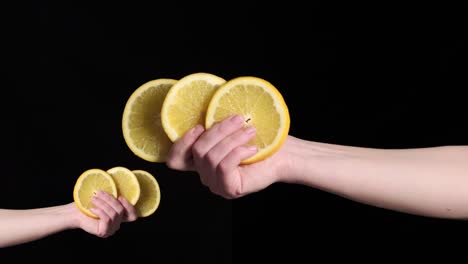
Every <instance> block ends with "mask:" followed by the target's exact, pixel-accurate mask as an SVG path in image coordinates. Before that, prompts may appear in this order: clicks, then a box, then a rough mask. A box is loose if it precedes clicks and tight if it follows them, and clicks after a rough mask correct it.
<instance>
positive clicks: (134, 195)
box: [107, 166, 141, 205]
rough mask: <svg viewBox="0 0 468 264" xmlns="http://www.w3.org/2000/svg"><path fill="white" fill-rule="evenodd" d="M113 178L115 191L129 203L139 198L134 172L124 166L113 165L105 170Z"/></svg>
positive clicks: (138, 185) (138, 188)
mask: <svg viewBox="0 0 468 264" xmlns="http://www.w3.org/2000/svg"><path fill="white" fill-rule="evenodd" d="M107 173H109V174H110V176H112V179H114V182H115V185H116V186H117V193H118V194H119V196H123V197H124V198H125V199H127V201H128V202H129V203H131V204H132V205H135V204H136V203H137V202H138V199H139V198H140V189H141V188H140V183H139V182H138V179H137V177H136V176H135V174H134V173H133V172H132V171H130V170H129V169H127V168H125V167H121V166H118V167H114V168H111V169H109V170H107Z"/></svg>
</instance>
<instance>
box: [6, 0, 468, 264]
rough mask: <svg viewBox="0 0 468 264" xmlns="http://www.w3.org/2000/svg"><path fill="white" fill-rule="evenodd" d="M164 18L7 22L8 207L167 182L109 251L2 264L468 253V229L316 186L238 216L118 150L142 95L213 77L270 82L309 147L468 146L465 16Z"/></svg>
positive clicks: (285, 13) (44, 16)
mask: <svg viewBox="0 0 468 264" xmlns="http://www.w3.org/2000/svg"><path fill="white" fill-rule="evenodd" d="M153 2H155V3H156V2H158V4H155V3H153V4H152V5H148V4H137V3H135V2H134V1H126V2H125V4H117V3H112V4H83V3H81V2H79V1H73V2H71V1H67V2H66V3H54V4H52V3H50V2H45V1H37V2H34V3H22V4H21V5H20V6H15V7H11V8H10V7H8V8H4V10H3V12H4V13H5V14H4V15H5V16H3V17H6V18H7V19H6V21H5V22H4V23H3V27H4V29H3V32H2V35H3V37H2V39H3V40H2V42H3V46H4V48H3V52H2V53H3V55H2V57H3V59H2V64H4V65H3V67H2V68H3V72H4V74H6V77H5V78H4V80H6V82H4V85H3V87H2V104H1V105H2V113H3V115H2V121H3V125H2V137H1V138H2V139H3V142H2V152H3V153H4V154H3V155H2V157H3V158H2V165H3V166H2V169H3V170H2V173H1V174H2V176H1V179H2V184H1V186H2V187H3V188H2V191H1V192H0V201H1V207H3V208H17V209H26V208H36V207H45V206H53V205H59V204H65V203H68V202H71V201H72V199H73V198H72V189H73V185H74V183H75V181H76V179H77V177H78V176H79V175H80V174H81V173H82V172H83V171H85V170H87V169H89V168H102V169H107V168H110V167H113V166H117V165H120V166H126V167H128V168H131V169H145V170H148V171H150V172H152V173H153V174H154V175H155V176H156V177H157V180H158V182H159V183H160V186H161V191H162V199H161V205H160V208H159V209H158V211H157V212H156V213H155V214H154V215H152V216H151V217H148V218H145V219H140V220H138V221H137V222H134V223H128V224H123V225H122V227H121V229H120V230H119V232H118V233H117V234H116V235H114V236H112V237H110V238H107V239H100V238H97V237H94V236H92V235H89V234H87V233H85V232H84V231H82V230H69V231H65V232H62V233H59V234H55V235H52V236H49V237H47V238H44V239H42V240H39V241H35V242H32V243H28V244H23V245H18V246H15V247H11V248H7V249H1V250H0V253H2V251H3V252H5V254H0V255H5V256H14V257H16V258H20V257H24V256H28V257H31V256H32V257H36V259H49V260H50V259H59V257H57V256H56V255H55V254H56V253H58V252H60V253H62V252H64V253H66V255H67V261H68V260H69V259H72V260H77V259H80V258H87V257H90V256H91V259H98V258H102V259H104V260H108V261H115V260H119V259H122V257H126V256H127V255H128V256H129V257H133V258H135V259H136V260H138V261H144V260H146V261H149V260H151V261H153V260H154V262H157V263H243V262H246V261H249V260H251V259H258V260H261V261H265V260H266V259H273V260H283V259H284V260H300V259H303V260H304V261H306V262H313V261H318V259H319V258H321V257H326V258H329V259H331V258H337V257H345V258H346V259H347V260H351V259H353V260H362V259H374V258H375V260H382V259H389V258H392V257H393V258H395V259H396V260H407V259H408V258H409V257H415V258H416V259H419V260H420V259H422V258H427V259H432V258H434V257H436V256H442V257H445V258H448V257H453V256H454V255H457V254H459V253H461V252H462V251H461V250H462V249H463V248H466V241H467V240H466V237H467V235H468V224H467V223H466V222H458V221H450V220H441V219H430V218H425V217H420V216H412V215H406V214H401V213H397V212H393V211H388V210H383V209H379V208H374V207H370V206H366V205H363V204H358V203H355V202H352V201H349V200H346V199H343V198H340V197H337V196H334V195H332V194H328V193H324V192H321V191H319V190H314V189H311V188H307V187H304V186H295V185H287V184H274V185H272V186H270V187H268V188H267V189H265V190H264V191H261V192H259V193H255V194H252V195H249V196H247V197H244V198H240V199H237V200H225V199H223V198H220V197H218V196H215V195H213V194H211V193H210V192H209V190H208V189H207V188H205V187H204V186H203V185H202V184H201V183H200V182H199V179H198V177H197V175H196V174H194V173H186V172H185V173H182V172H177V171H172V170H169V169H168V168H167V167H166V166H165V164H151V163H148V162H145V161H143V160H141V159H138V158H137V157H135V156H134V155H133V154H132V153H131V152H130V150H129V149H128V148H127V146H126V145H125V142H124V140H123V137H122V134H121V114H122V111H123V107H124V105H125V103H126V100H127V99H128V97H129V96H130V94H131V93H132V92H133V91H134V90H135V89H136V88H137V87H138V86H140V85H141V84H143V83H144V82H147V81H149V80H152V79H157V78H175V79H179V78H181V77H183V76H185V75H187V74H190V73H194V72H200V71H203V72H210V73H213V74H216V75H219V76H220V77H223V78H225V79H230V78H233V77H237V76H243V75H252V76H258V77H262V78H265V79H267V80H269V81H270V82H271V83H272V84H274V85H275V86H276V87H277V88H278V89H279V90H280V92H281V93H282V94H283V96H284V98H285V100H286V103H287V104H288V107H289V110H290V115H291V129H290V134H291V135H294V136H297V137H300V138H304V139H308V140H314V141H320V142H328V143H335V144H345V145H355V146H364V147H381V148H409V147H425V146H437V145H465V144H468V126H467V120H468V118H467V117H468V114H467V113H468V108H467V103H466V100H465V98H466V97H465V96H463V95H462V94H463V92H464V90H466V88H467V87H468V86H467V81H466V70H467V67H466V51H465V49H466V37H467V35H466V20H465V18H464V16H463V13H464V12H465V13H466V7H464V6H456V5H453V6H449V5H445V6H442V5H441V4H440V3H438V4H437V5H435V4H434V5H430V4H427V3H425V4H421V5H413V6H410V5H408V4H396V3H388V4H381V5H376V4H375V3H373V4H361V5H355V4H354V3H353V4H347V5H346V6H343V5H338V4H334V3H333V4H331V3H328V1H323V2H318V1H315V2H312V3H303V4H298V3H292V2H291V1H289V3H288V5H285V4H284V3H281V2H282V1H279V2H278V4H276V3H268V4H263V3H259V2H255V1H250V2H247V3H241V2H236V1H232V3H229V4H227V3H223V4H210V5H208V4H202V3H199V2H198V1H197V2H196V3H192V4H185V3H177V2H173V1H170V3H169V1H168V2H163V3H160V1H153ZM304 2H306V1H304ZM5 44H6V46H5ZM467 188H468V187H467ZM467 190H468V189H467ZM463 244H464V245H465V247H463ZM374 253H376V255H373V254H374Z"/></svg>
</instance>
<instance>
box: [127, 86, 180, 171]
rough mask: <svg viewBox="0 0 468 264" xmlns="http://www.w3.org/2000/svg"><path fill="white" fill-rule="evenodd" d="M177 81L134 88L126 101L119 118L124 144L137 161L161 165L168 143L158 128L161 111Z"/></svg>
mask: <svg viewBox="0 0 468 264" xmlns="http://www.w3.org/2000/svg"><path fill="white" fill-rule="evenodd" d="M176 82H177V81H176V80H173V79H156V80H152V81H149V82H147V83H145V84H143V85H141V86H140V87H138V88H137V89H136V90H135V91H134V92H133V93H132V95H131V96H130V98H129V99H128V100H127V104H126V105H125V109H124V111H123V117H122V132H123V136H124V139H125V143H126V144H127V146H128V147H129V148H130V150H131V151H132V152H133V153H134V154H135V155H136V156H138V157H140V158H142V159H144V160H146V161H150V162H164V161H165V160H166V157H167V154H168V152H169V149H170V148H171V146H172V142H171V140H170V139H169V138H168V137H167V135H166V133H165V132H164V130H163V128H162V124H161V107H162V104H163V102H164V99H165V97H166V94H167V92H168V91H169V88H170V87H171V86H172V85H174V84H175V83H176Z"/></svg>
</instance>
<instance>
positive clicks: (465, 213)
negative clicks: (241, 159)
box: [284, 137, 468, 219]
mask: <svg viewBox="0 0 468 264" xmlns="http://www.w3.org/2000/svg"><path fill="white" fill-rule="evenodd" d="M285 151H287V152H288V155H289V156H290V157H291V159H290V160H291V161H290V166H289V167H290V168H291V170H290V174H289V175H288V176H287V177H284V181H288V182H295V183H300V184H305V185H309V186H312V187H315V188H320V189H323V190H325V191H328V192H332V193H335V194H338V195H341V196H343V197H346V198H349V199H352V200H355V201H358V202H362V203H366V204H370V205H373V206H378V207H382V208H387V209H391V210H396V211H402V212H406V213H412V214H418V215H425V216H431V217H442V218H457V219H468V147H437V148H421V149H400V150H390V149H371V148H356V147H348V146H339V145H330V144H321V143H314V142H307V141H303V140H300V139H296V138H293V137H290V138H288V143H287V144H286V146H285Z"/></svg>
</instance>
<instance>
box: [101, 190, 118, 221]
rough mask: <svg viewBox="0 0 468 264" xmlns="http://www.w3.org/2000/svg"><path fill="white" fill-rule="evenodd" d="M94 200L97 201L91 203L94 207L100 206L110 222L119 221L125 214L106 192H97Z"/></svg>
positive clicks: (115, 200)
mask: <svg viewBox="0 0 468 264" xmlns="http://www.w3.org/2000/svg"><path fill="white" fill-rule="evenodd" d="M95 198H97V199H95V201H93V203H94V204H95V205H100V207H101V209H102V210H104V212H105V213H106V214H107V215H108V216H109V217H110V218H111V219H112V220H120V219H121V218H122V215H123V214H124V213H125V208H124V207H123V206H122V204H121V203H120V202H119V201H118V200H117V199H115V198H114V197H113V196H111V195H110V194H108V193H106V192H103V191H99V192H98V193H97V195H96V197H95ZM95 202H97V203H98V204H96V203H95Z"/></svg>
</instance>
